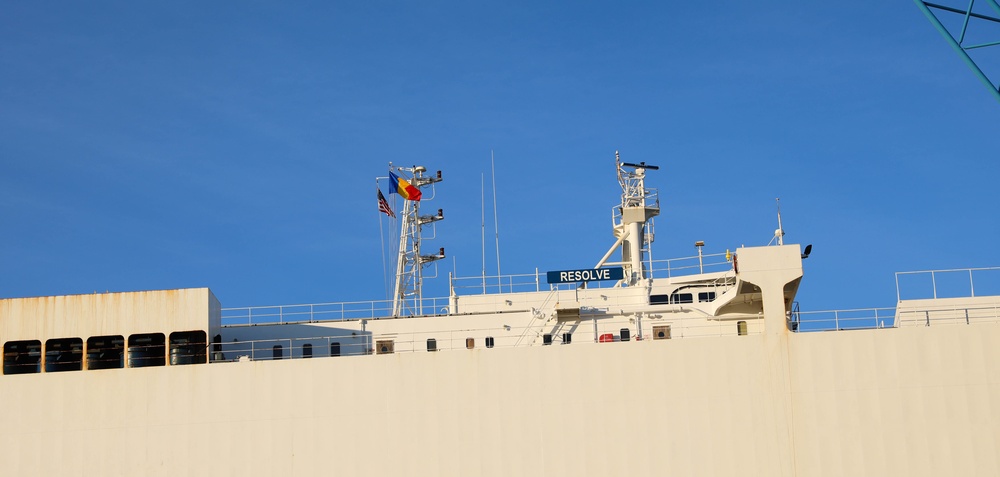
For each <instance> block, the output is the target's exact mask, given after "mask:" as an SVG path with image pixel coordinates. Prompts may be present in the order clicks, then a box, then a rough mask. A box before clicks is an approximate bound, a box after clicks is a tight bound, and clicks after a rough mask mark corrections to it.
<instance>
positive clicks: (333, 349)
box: [330, 341, 340, 356]
mask: <svg viewBox="0 0 1000 477" xmlns="http://www.w3.org/2000/svg"><path fill="white" fill-rule="evenodd" d="M330 356H340V343H338V342H336V341H334V342H333V343H330Z"/></svg>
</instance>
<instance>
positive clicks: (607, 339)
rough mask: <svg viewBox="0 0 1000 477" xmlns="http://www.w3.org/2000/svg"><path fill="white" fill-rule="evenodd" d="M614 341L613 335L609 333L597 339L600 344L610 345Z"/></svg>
mask: <svg viewBox="0 0 1000 477" xmlns="http://www.w3.org/2000/svg"><path fill="white" fill-rule="evenodd" d="M614 340H615V335H613V334H611V333H604V334H603V335H601V337H600V338H598V339H597V341H598V342H600V343H610V342H612V341H614Z"/></svg>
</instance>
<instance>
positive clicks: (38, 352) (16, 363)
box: [3, 340, 42, 374]
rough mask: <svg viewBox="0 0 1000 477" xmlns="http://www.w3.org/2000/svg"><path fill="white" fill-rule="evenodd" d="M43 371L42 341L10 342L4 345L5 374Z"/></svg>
mask: <svg viewBox="0 0 1000 477" xmlns="http://www.w3.org/2000/svg"><path fill="white" fill-rule="evenodd" d="M41 371H42V342H41V341H38V340H31V341H8V342H6V343H4V345H3V374H29V373H40V372H41Z"/></svg>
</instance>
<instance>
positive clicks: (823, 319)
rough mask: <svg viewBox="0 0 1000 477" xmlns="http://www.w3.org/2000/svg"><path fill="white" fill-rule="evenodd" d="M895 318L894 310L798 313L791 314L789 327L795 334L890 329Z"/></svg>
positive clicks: (870, 309)
mask: <svg viewBox="0 0 1000 477" xmlns="http://www.w3.org/2000/svg"><path fill="white" fill-rule="evenodd" d="M895 316H896V309H895V308H858V309H853V310H824V311H798V312H795V313H793V314H792V316H791V320H790V323H789V327H790V329H791V330H792V331H797V332H808V331H839V330H862V329H871V328H892V327H894V326H896V323H895Z"/></svg>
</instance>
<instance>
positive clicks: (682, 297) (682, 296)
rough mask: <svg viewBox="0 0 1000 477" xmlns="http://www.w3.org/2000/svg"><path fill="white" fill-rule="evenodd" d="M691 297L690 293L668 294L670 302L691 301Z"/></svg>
mask: <svg viewBox="0 0 1000 477" xmlns="http://www.w3.org/2000/svg"><path fill="white" fill-rule="evenodd" d="M693 302H694V300H693V297H692V296H691V294H690V293H674V294H673V295H670V303H693Z"/></svg>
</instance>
